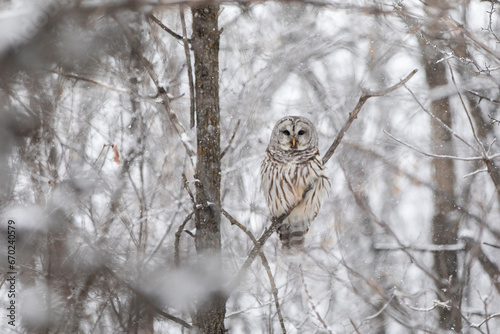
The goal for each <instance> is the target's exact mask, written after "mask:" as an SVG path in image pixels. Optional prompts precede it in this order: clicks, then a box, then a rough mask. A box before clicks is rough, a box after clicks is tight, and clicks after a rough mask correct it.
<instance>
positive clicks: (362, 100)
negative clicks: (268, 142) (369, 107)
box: [322, 69, 418, 165]
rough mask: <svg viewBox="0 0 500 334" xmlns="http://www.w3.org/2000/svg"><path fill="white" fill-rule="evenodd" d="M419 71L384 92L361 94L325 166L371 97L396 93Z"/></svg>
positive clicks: (324, 157)
mask: <svg viewBox="0 0 500 334" xmlns="http://www.w3.org/2000/svg"><path fill="white" fill-rule="evenodd" d="M417 71H418V70H416V69H415V70H413V71H411V73H410V74H408V75H407V76H406V77H405V78H404V79H403V80H401V81H400V82H399V83H397V84H396V85H394V86H391V87H388V88H386V89H382V90H379V91H375V92H370V91H369V90H363V92H362V93H361V96H360V97H359V100H358V103H357V104H356V106H355V107H354V110H353V111H351V112H350V113H349V118H348V119H347V121H346V123H345V124H344V126H343V127H342V129H340V131H339V134H338V135H337V138H335V140H334V141H333V143H332V145H331V146H330V148H329V149H328V151H326V153H325V155H324V156H323V160H322V163H323V165H325V164H326V163H327V162H328V160H330V158H331V157H332V155H333V153H334V152H335V150H336V149H337V147H338V146H339V144H340V142H341V141H342V138H344V135H345V134H346V132H347V130H349V127H350V126H351V124H352V122H354V120H355V119H356V118H357V117H358V114H359V112H360V111H361V108H362V107H363V105H364V104H365V102H366V101H368V99H369V98H371V97H377V96H383V95H386V94H389V93H391V92H393V91H395V90H396V89H398V88H399V87H401V86H403V85H404V84H405V83H407V82H408V80H410V79H411V78H412V77H413V76H414V75H415V73H417Z"/></svg>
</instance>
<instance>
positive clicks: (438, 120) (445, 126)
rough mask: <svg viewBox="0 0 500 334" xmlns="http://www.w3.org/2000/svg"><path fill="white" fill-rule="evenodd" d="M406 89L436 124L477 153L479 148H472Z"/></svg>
mask: <svg viewBox="0 0 500 334" xmlns="http://www.w3.org/2000/svg"><path fill="white" fill-rule="evenodd" d="M405 88H406V90H407V91H408V92H409V93H410V94H411V96H412V97H413V99H414V100H415V102H417V104H418V105H419V106H420V108H421V109H422V110H423V111H424V112H425V113H426V114H427V115H429V116H431V118H432V119H433V120H435V121H436V122H438V123H439V124H440V125H441V126H442V127H443V128H444V129H445V130H446V131H448V132H449V133H451V134H452V135H453V136H454V137H455V138H457V139H458V140H460V141H461V142H462V143H464V144H465V145H467V146H469V147H470V148H471V149H472V150H474V151H476V152H477V148H476V147H474V146H472V145H471V144H469V143H468V142H467V141H466V140H465V139H464V138H462V137H461V136H459V135H458V134H457V133H456V132H455V131H453V129H452V128H450V127H449V126H448V125H447V124H446V123H445V122H443V121H442V120H441V119H440V118H439V117H436V115H434V114H433V113H431V112H430V111H429V110H427V109H426V108H425V107H424V106H423V105H422V103H420V101H419V100H418V99H417V96H416V95H415V94H414V93H413V91H412V90H411V89H410V88H408V87H407V86H406V85H405Z"/></svg>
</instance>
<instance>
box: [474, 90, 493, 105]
mask: <svg viewBox="0 0 500 334" xmlns="http://www.w3.org/2000/svg"><path fill="white" fill-rule="evenodd" d="M467 92H469V93H470V94H472V95H474V96H477V97H479V100H486V101H489V102H491V103H496V104H500V101H499V100H495V99H492V98H490V97H487V96H484V95H481V94H479V93H478V92H474V91H472V90H469V89H467Z"/></svg>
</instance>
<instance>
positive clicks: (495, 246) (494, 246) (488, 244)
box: [483, 241, 500, 249]
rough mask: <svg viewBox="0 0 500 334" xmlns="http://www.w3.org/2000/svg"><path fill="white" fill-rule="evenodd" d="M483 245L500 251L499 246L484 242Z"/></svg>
mask: <svg viewBox="0 0 500 334" xmlns="http://www.w3.org/2000/svg"><path fill="white" fill-rule="evenodd" d="M483 245H486V246H490V247H493V248H498V249H500V246H499V245H494V244H490V243H489V242H486V241H484V242H483Z"/></svg>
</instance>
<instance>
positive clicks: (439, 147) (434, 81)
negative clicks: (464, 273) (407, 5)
mask: <svg viewBox="0 0 500 334" xmlns="http://www.w3.org/2000/svg"><path fill="white" fill-rule="evenodd" d="M433 4H434V5H435V6H434V9H436V8H446V7H443V6H440V5H443V4H442V3H440V1H439V0H438V1H433ZM427 7H428V6H426V9H427ZM428 15H429V16H430V17H431V18H433V20H432V19H431V20H430V23H429V24H428V25H427V27H426V34H428V36H433V37H434V38H435V39H436V40H438V39H437V38H436V37H439V36H441V34H442V31H443V30H442V27H441V26H440V23H439V16H436V15H445V12H440V13H436V12H433V13H431V12H430V11H429V13H428ZM421 48H422V56H423V61H424V65H425V74H426V80H427V84H428V85H429V88H430V89H433V88H435V87H439V86H443V85H446V84H447V83H448V80H447V77H446V75H447V70H446V65H445V62H443V61H439V60H440V59H442V58H443V57H444V55H443V54H442V53H440V52H439V51H438V50H436V48H435V47H434V46H433V45H430V44H425V43H424V42H422V44H421ZM431 112H432V113H433V114H434V115H435V116H436V117H437V118H439V119H440V120H441V121H442V122H443V123H444V124H446V125H448V126H449V127H450V128H451V127H452V118H451V110H450V105H449V99H448V97H443V98H441V99H438V100H433V101H432V102H431ZM430 125H431V140H432V143H431V145H432V150H433V153H435V154H440V155H453V152H454V147H453V141H452V135H451V133H450V132H448V131H446V129H445V128H443V126H441V125H440V124H439V123H438V122H437V121H436V120H434V119H432V118H431V124H430ZM432 166H433V168H434V175H433V183H434V184H435V185H436V187H435V188H434V216H433V218H432V241H433V243H435V244H439V245H442V244H456V243H457V240H458V220H457V219H456V217H455V215H454V207H453V203H454V201H453V198H454V188H455V169H454V163H453V160H451V159H440V158H433V159H432ZM457 260H458V256H457V252H454V251H446V252H435V253H434V271H435V272H436V276H437V277H438V278H439V282H436V285H437V289H438V291H440V296H439V298H440V299H441V301H442V302H449V306H450V308H449V309H447V308H439V324H440V327H441V328H443V329H446V330H454V331H455V332H457V333H460V332H461V329H462V322H461V318H460V304H461V303H460V301H461V291H462V289H461V287H460V283H459V282H458V263H457Z"/></svg>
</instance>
